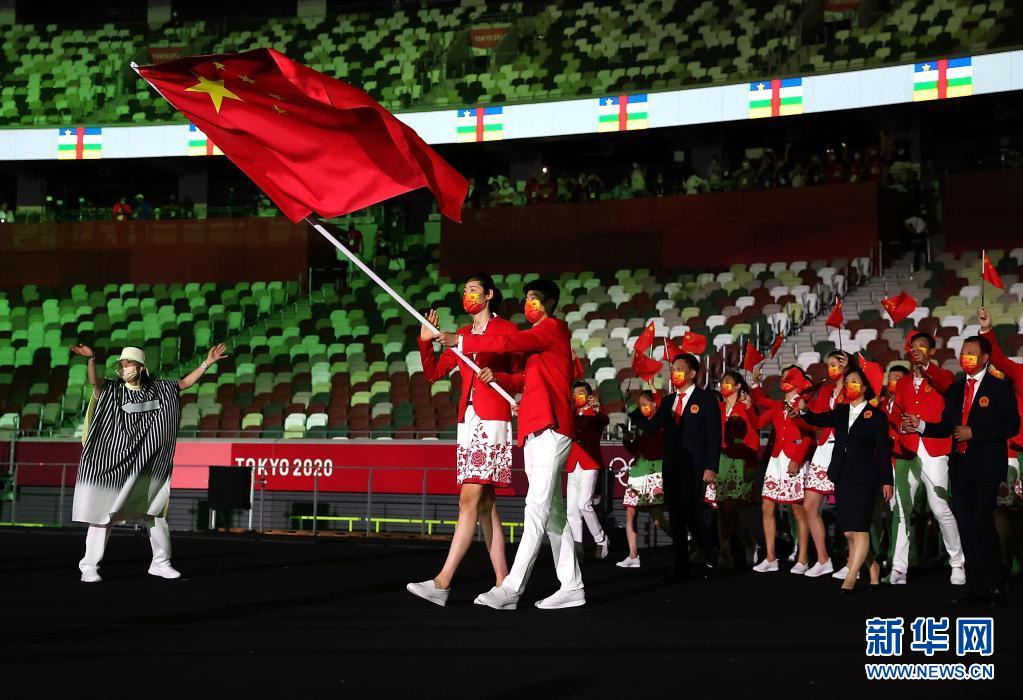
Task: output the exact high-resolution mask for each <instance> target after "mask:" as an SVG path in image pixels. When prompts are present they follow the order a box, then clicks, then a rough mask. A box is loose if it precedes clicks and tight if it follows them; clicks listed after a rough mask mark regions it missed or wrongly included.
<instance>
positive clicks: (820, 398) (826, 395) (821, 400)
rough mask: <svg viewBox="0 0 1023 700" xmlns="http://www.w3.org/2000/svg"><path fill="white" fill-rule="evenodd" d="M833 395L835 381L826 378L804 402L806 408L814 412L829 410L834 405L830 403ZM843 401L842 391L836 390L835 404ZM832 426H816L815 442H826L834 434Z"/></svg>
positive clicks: (821, 443) (820, 443) (819, 443)
mask: <svg viewBox="0 0 1023 700" xmlns="http://www.w3.org/2000/svg"><path fill="white" fill-rule="evenodd" d="M834 395H835V383H834V382H832V381H831V380H828V381H826V382H824V383H823V384H821V385H820V386H819V387H817V391H815V392H813V396H811V397H810V400H809V401H807V402H806V407H807V409H808V410H810V411H813V412H814V413H825V412H827V411H830V410H831V409H832V408H834V406H832V405H831V397H832V396H834ZM840 403H845V397H844V396H843V395H842V392H841V391H839V392H838V398H836V399H835V404H836V405H837V404H840ZM834 433H835V429H834V428H817V444H818V445H823V444H824V443H826V442H827V441H828V440H829V439H830V438H831V436H832V435H834Z"/></svg>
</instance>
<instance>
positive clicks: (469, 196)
mask: <svg viewBox="0 0 1023 700" xmlns="http://www.w3.org/2000/svg"><path fill="white" fill-rule="evenodd" d="M479 205H480V193H479V190H478V189H476V178H474V177H470V178H469V189H468V191H466V193H465V206H467V207H469V208H471V209H476V208H478V207H479Z"/></svg>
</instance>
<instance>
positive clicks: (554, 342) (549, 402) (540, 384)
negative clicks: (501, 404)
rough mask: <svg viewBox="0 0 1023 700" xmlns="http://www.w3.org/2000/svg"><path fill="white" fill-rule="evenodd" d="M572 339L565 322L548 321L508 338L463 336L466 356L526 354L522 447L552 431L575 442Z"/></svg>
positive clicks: (509, 335) (498, 336) (521, 404)
mask: <svg viewBox="0 0 1023 700" xmlns="http://www.w3.org/2000/svg"><path fill="white" fill-rule="evenodd" d="M571 339H572V335H571V333H570V332H569V330H568V326H567V325H566V324H565V322H564V321H561V320H559V319H556V318H549V317H548V318H545V319H544V320H542V321H540V322H539V323H538V324H536V325H535V326H533V327H532V328H530V329H529V330H525V331H516V332H514V333H510V334H508V335H496V334H495V335H490V334H489V333H488V334H486V335H465V336H462V351H463V352H493V353H503V354H509V353H517V352H518V353H522V354H523V355H524V356H525V362H526V367H525V372H524V373H525V388H524V390H523V393H522V401H521V403H520V404H519V445H524V444H525V443H526V438H527V437H529V436H530V435H532V434H533V433H535V432H538V431H541V430H546V429H547V428H551V429H552V430H554V431H555V432H558V433H561V434H562V435H564V436H566V437H569V438H574V437H575V426H574V422H575V421H574V419H573V416H572V406H571V405H570V401H571V394H572V391H571V386H572V376H573V373H574V367H573V363H572V345H571Z"/></svg>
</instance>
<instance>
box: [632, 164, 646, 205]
mask: <svg viewBox="0 0 1023 700" xmlns="http://www.w3.org/2000/svg"><path fill="white" fill-rule="evenodd" d="M629 185H630V186H631V187H632V192H633V196H635V197H642V196H643V195H645V194H646V173H645V172H644V171H643V168H641V167H639V163H638V162H637V163H633V164H632V173H630V174H629Z"/></svg>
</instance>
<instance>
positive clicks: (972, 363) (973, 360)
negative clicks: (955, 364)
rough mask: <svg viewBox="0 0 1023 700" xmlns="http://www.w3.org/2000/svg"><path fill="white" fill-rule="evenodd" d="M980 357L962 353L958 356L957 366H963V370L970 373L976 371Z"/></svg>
mask: <svg viewBox="0 0 1023 700" xmlns="http://www.w3.org/2000/svg"><path fill="white" fill-rule="evenodd" d="M979 360H980V358H979V357H977V356H976V355H971V354H969V353H963V354H962V355H960V356H959V366H960V367H962V368H963V371H964V372H967V373H969V374H972V373H973V372H976V371H977V365H978V364H979Z"/></svg>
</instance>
